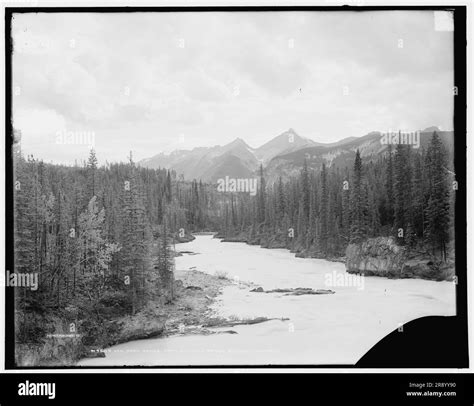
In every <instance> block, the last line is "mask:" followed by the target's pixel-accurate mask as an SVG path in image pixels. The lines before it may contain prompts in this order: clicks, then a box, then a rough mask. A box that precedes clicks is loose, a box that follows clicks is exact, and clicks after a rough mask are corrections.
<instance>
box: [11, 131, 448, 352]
mask: <svg viewBox="0 0 474 406" xmlns="http://www.w3.org/2000/svg"><path fill="white" fill-rule="evenodd" d="M14 158H15V173H14V181H15V187H14V190H15V195H14V203H15V204H14V207H15V210H14V226H15V230H14V231H15V272H18V273H30V272H36V273H38V275H39V283H38V289H37V290H28V289H22V290H21V291H20V290H18V291H17V292H16V323H15V328H16V341H17V343H18V344H19V345H20V346H21V345H28V346H31V344H38V345H40V346H41V345H42V344H43V343H44V341H45V337H47V336H48V335H51V334H57V333H58V332H66V333H68V332H69V333H70V332H73V333H75V332H78V331H79V332H80V334H81V337H82V338H81V343H82V344H83V345H85V344H89V345H106V344H107V340H105V339H104V337H107V336H108V335H110V334H113V332H112V331H110V329H109V327H108V324H107V321H108V320H111V319H112V318H114V317H120V316H123V315H127V314H128V315H134V314H136V313H137V312H139V311H140V310H142V309H143V308H145V307H146V305H147V303H148V302H149V301H150V300H155V301H156V300H157V301H158V302H159V303H161V306H162V307H163V309H165V310H164V311H165V312H166V305H167V304H168V303H171V302H172V301H173V292H174V283H175V281H174V276H173V269H174V255H175V254H174V250H173V247H172V245H173V244H174V243H176V242H180V241H186V240H187V239H190V238H192V236H191V233H192V232H198V231H218V232H219V236H220V237H223V238H224V241H242V242H247V243H250V244H260V245H262V246H263V247H268V248H288V249H290V250H292V251H293V252H296V253H297V255H299V256H310V257H318V258H328V259H331V258H338V257H342V256H344V253H345V250H346V247H347V246H348V244H349V243H360V242H363V241H364V240H366V239H368V238H371V237H378V236H390V235H391V236H394V237H395V238H396V239H397V242H398V244H399V245H401V246H405V247H407V248H408V249H410V250H412V251H414V252H419V253H422V254H423V255H429V256H432V257H433V258H437V259H438V260H440V261H444V262H446V261H447V259H448V257H449V256H450V245H451V244H450V243H451V241H452V240H453V230H454V228H453V220H454V212H453V206H454V196H455V190H456V182H455V179H454V174H453V172H452V159H451V158H450V157H448V154H447V152H446V150H445V147H444V146H443V144H442V142H441V141H440V138H439V137H438V135H437V134H436V132H435V133H433V136H432V139H431V142H430V144H429V145H428V147H427V149H426V150H425V149H424V148H421V149H420V150H414V149H412V148H411V147H410V146H409V145H401V144H399V145H397V146H396V147H395V148H394V149H393V150H392V148H391V147H390V146H389V148H388V152H387V153H386V154H383V155H381V156H380V157H379V159H378V160H375V161H371V162H367V163H363V162H362V160H361V157H360V154H359V151H358V150H357V152H356V154H355V159H354V162H353V165H352V166H351V167H346V168H343V169H341V168H339V167H334V166H331V167H328V166H326V165H325V164H324V163H323V164H322V166H321V167H320V168H319V169H316V170H311V169H309V165H308V163H307V162H306V161H305V164H304V166H303V169H302V171H301V173H300V174H299V176H297V177H293V178H290V180H288V181H283V177H280V178H279V180H278V181H277V182H275V183H272V184H267V182H266V177H265V170H264V168H263V167H260V176H259V179H258V188H257V193H256V195H255V196H252V194H251V193H247V192H232V191H226V192H219V191H218V188H216V185H215V184H204V183H202V182H199V183H198V182H196V181H193V182H185V181H182V180H179V177H178V176H177V175H176V173H175V172H170V171H167V170H165V169H148V168H141V167H139V166H137V165H136V164H135V163H134V162H133V160H132V157H131V156H130V158H129V162H127V163H116V164H106V165H103V166H100V167H99V166H98V164H97V158H96V156H95V153H94V151H93V150H92V151H91V153H90V156H89V158H88V161H87V162H86V163H85V164H84V165H82V166H77V165H76V166H60V165H52V164H45V163H43V162H42V161H40V160H36V159H34V158H33V157H31V156H29V157H26V158H25V157H23V156H22V155H21V153H19V152H16V153H15V157H14ZM221 175H222V178H224V177H226V173H222V174H221ZM28 348H30V347H28Z"/></svg>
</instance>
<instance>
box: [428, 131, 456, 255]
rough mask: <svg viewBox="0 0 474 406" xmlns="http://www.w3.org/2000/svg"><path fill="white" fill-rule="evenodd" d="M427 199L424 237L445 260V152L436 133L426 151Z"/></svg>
mask: <svg viewBox="0 0 474 406" xmlns="http://www.w3.org/2000/svg"><path fill="white" fill-rule="evenodd" d="M426 154H427V164H428V176H429V178H428V184H429V199H428V205H427V207H426V237H427V240H428V242H429V243H430V245H431V247H432V249H433V252H434V253H437V252H441V253H442V256H443V258H444V259H446V245H447V242H448V239H449V230H448V227H449V221H450V219H449V199H450V196H449V187H448V182H447V171H446V151H445V149H444V146H443V144H442V143H441V140H440V138H439V136H438V134H437V133H436V132H434V133H433V136H432V138H431V143H430V145H429V147H428V150H427V153H426Z"/></svg>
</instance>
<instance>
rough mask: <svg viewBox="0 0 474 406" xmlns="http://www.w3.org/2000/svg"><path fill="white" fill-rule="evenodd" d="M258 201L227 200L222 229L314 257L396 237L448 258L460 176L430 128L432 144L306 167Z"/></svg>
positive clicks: (263, 189) (266, 188) (264, 190)
mask: <svg viewBox="0 0 474 406" xmlns="http://www.w3.org/2000/svg"><path fill="white" fill-rule="evenodd" d="M258 184H259V186H258V191H257V195H256V196H255V198H253V199H252V198H251V197H249V196H247V195H244V194H237V195H235V196H234V195H231V196H229V197H228V199H227V202H226V206H225V208H224V216H223V218H222V221H221V225H220V229H219V230H220V234H221V236H222V237H224V238H226V239H229V240H239V241H247V242H250V243H255V244H263V245H264V246H270V247H272V246H273V247H286V248H289V249H291V250H293V251H296V252H306V253H307V254H308V255H310V256H317V257H322V258H325V257H335V256H342V255H344V252H345V249H346V247H347V245H348V244H350V243H359V242H362V241H364V240H366V239H367V238H372V237H378V236H390V235H392V236H394V237H395V238H396V239H397V242H398V243H399V244H401V245H405V246H407V247H408V248H411V249H414V250H416V249H422V250H427V251H429V252H431V253H432V254H433V255H438V256H440V257H441V258H443V259H446V255H447V246H448V244H449V242H450V241H452V239H453V221H454V191H455V190H456V181H455V179H454V176H453V173H452V162H449V159H448V156H447V150H446V148H445V147H444V145H443V144H442V142H441V140H440V138H439V136H438V134H437V133H436V132H434V133H433V135H432V138H431V141H430V144H429V145H428V147H427V149H426V150H425V149H423V148H421V149H420V150H416V149H414V148H413V147H412V146H410V145H408V144H397V145H396V147H395V148H392V146H391V145H388V149H387V151H386V153H385V154H382V155H381V156H379V157H378V159H376V160H370V161H368V162H365V163H363V162H362V159H361V154H360V151H359V150H357V151H356V155H355V160H354V164H353V166H352V167H344V168H340V167H334V166H333V167H329V168H328V167H327V166H326V165H325V164H324V163H323V164H322V165H321V167H320V168H318V169H316V170H310V169H309V168H308V162H307V161H306V160H305V161H304V165H303V168H302V170H301V172H300V174H299V176H297V177H293V178H291V179H289V180H288V181H286V182H284V181H283V180H282V178H281V177H280V178H279V179H278V181H276V182H275V183H274V184H272V185H266V179H265V174H264V170H263V167H262V166H261V167H260V171H259V183H258Z"/></svg>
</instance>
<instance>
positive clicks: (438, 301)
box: [79, 235, 456, 367]
mask: <svg viewBox="0 0 474 406" xmlns="http://www.w3.org/2000/svg"><path fill="white" fill-rule="evenodd" d="M177 248H178V247H177ZM178 249H179V250H180V251H188V252H191V253H193V254H194V255H192V254H184V255H182V256H179V257H177V258H176V269H177V270H178V271H176V275H177V278H178V279H179V278H181V276H180V275H181V274H180V272H183V273H186V272H191V271H193V273H194V271H201V272H204V273H207V274H208V275H209V276H211V278H212V277H214V278H215V277H221V278H226V279H228V280H229V281H228V282H226V281H225V280H224V282H225V285H224V286H223V287H222V289H221V293H220V294H219V295H218V296H216V297H215V298H214V300H213V301H212V302H209V303H210V304H209V306H208V309H209V310H210V311H209V313H208V314H207V315H206V319H207V320H211V319H214V316H219V317H216V319H217V320H218V321H219V323H220V324H219V326H218V327H219V328H213V327H214V326H213V325H209V323H207V324H205V325H201V326H199V325H197V327H198V328H195V326H196V324H195V323H198V322H199V323H200V322H201V319H200V318H198V319H197V320H192V319H191V318H190V316H191V315H192V313H193V312H192V311H191V312H190V311H189V310H185V309H181V310H178V312H179V313H182V315H179V314H177V317H184V318H187V319H188V322H186V324H185V323H182V324H184V326H182V327H181V330H182V331H183V330H184V331H183V332H180V330H179V325H180V322H179V320H178V319H176V322H175V323H174V331H171V332H170V334H169V335H168V334H163V335H162V336H160V337H159V338H156V339H150V340H136V341H131V342H128V343H124V344H120V345H117V346H113V347H110V348H108V349H106V351H105V358H96V359H88V360H83V361H81V362H80V363H79V366H81V367H94V366H95V367H97V366H100V367H107V366H124V365H127V366H138V365H141V366H150V367H153V366H155V367H156V366H178V365H188V366H189V365H194V366H204V365H237V364H238V365H270V364H277V365H297V364H298V365H299V364H313V365H315V364H318V365H329V364H339V365H340V364H355V363H356V362H357V361H358V360H359V359H360V358H361V357H362V356H363V355H364V354H366V353H367V351H369V350H370V348H372V347H373V346H374V345H375V344H376V343H377V342H379V341H380V340H381V339H383V337H385V336H386V335H387V334H389V333H391V332H392V331H394V330H396V329H397V328H398V326H399V325H400V324H406V323H407V322H409V321H411V320H414V319H416V318H420V317H425V316H430V315H443V316H451V315H454V314H456V306H455V305H456V301H455V297H456V296H455V292H456V286H455V285H454V284H453V283H449V282H432V281H426V280H421V279H389V278H380V277H372V276H366V277H365V278H348V279H346V278H344V279H343V280H342V282H343V283H339V277H338V275H340V274H342V275H346V272H345V266H344V264H341V263H337V262H330V261H326V260H321V259H311V258H308V259H303V258H296V257H295V255H294V254H292V253H290V252H289V251H288V250H284V249H261V248H260V247H259V246H252V245H248V244H236V243H231V242H229V243H227V244H222V243H221V242H220V240H218V239H214V238H212V236H211V235H209V236H197V237H196V239H195V240H193V241H192V242H189V243H186V244H182V245H180V246H179V248H178ZM346 276H347V275H346ZM190 277H191V274H190ZM198 278H199V281H198V282H196V283H195V282H194V281H193V280H192V279H190V283H189V285H197V284H198V283H201V282H200V281H201V277H200V275H198ZM204 278H206V277H205V276H204ZM204 280H207V278H206V279H203V280H202V281H203V282H204ZM241 281H252V285H253V287H249V286H247V284H242V283H241ZM239 282H240V283H239ZM350 282H361V284H359V283H357V284H356V283H350ZM227 283H229V284H227ZM254 289H255V290H254ZM188 290H193V289H188ZM194 290H195V291H196V292H199V290H198V289H194ZM327 290H331V291H334V292H335V293H331V292H329V291H327ZM193 293H194V292H193ZM204 309H205V307H204ZM198 310H199V308H198ZM187 312H190V313H191V314H189V315H187V316H186V315H185V313H187ZM203 312H205V310H203ZM260 318H264V319H263V320H267V321H265V322H260V323H257V324H252V323H253V322H249V321H248V320H255V322H258V321H260V320H261V319H260ZM282 318H283V319H284V320H282ZM223 319H226V320H227V323H223V322H222V320H223ZM203 320H204V318H203ZM244 320H247V322H246V324H243V321H244ZM169 322H170V325H168V322H167V327H172V326H171V322H172V318H171V315H170V319H169ZM204 323H205V322H204ZM239 323H240V324H239ZM183 327H184V328H183ZM200 327H203V328H204V329H202V328H200ZM203 330H204V332H203ZM205 330H211V331H227V332H226V333H220V334H219V333H218V334H216V333H213V332H211V333H210V334H207V333H206V332H205ZM233 332H235V333H237V334H234V333H233ZM347 337H350V338H351V339H350V340H347Z"/></svg>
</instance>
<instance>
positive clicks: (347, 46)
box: [12, 10, 454, 164]
mask: <svg viewBox="0 0 474 406" xmlns="http://www.w3.org/2000/svg"><path fill="white" fill-rule="evenodd" d="M451 28H452V27H451V26H450V14H449V13H445V12H441V14H440V13H437V14H436V15H435V14H434V12H433V11H429V10H428V11H373V12H302V11H297V12H232V13H230V12H199V13H192V12H185V13H31V14H30V13H25V14H15V15H14V19H13V21H12V40H13V44H14V51H13V54H12V86H13V100H12V108H13V117H12V119H13V125H14V128H15V129H17V130H20V131H21V135H22V138H21V147H22V150H23V152H24V153H25V154H33V155H34V156H35V157H37V158H41V159H44V160H45V161H46V162H50V161H51V162H54V163H66V164H72V163H74V161H75V160H77V161H81V160H83V159H86V158H87V156H88V151H89V149H90V147H91V145H92V146H93V147H94V149H95V150H96V153H97V157H98V159H99V162H101V163H104V162H105V161H108V162H114V161H123V160H126V159H127V157H128V155H129V153H130V151H132V152H133V157H134V160H135V161H138V160H140V159H143V158H148V157H150V156H153V155H155V154H158V153H160V152H171V151H173V150H176V149H192V148H194V147H198V146H214V145H224V144H226V143H228V142H231V141H232V140H234V139H235V138H237V137H240V138H242V139H244V140H245V141H246V142H247V143H248V144H249V145H250V146H251V147H254V148H256V147H259V146H260V145H262V144H264V143H265V142H267V141H269V140H270V139H272V138H274V137H276V136H277V135H279V134H281V133H282V132H284V131H286V130H288V129H289V128H293V129H294V130H295V131H296V132H297V133H298V134H299V135H301V136H303V137H307V138H311V139H313V140H314V141H317V142H334V141H338V140H340V139H342V138H346V137H352V136H356V137H359V136H363V135H365V134H367V133H368V132H370V131H393V130H399V129H400V130H402V131H404V130H406V131H412V130H418V129H420V130H421V129H424V128H426V127H430V126H438V127H440V128H441V129H444V130H451V129H452V128H453V124H452V122H453V86H454V83H453V32H452V30H451Z"/></svg>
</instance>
